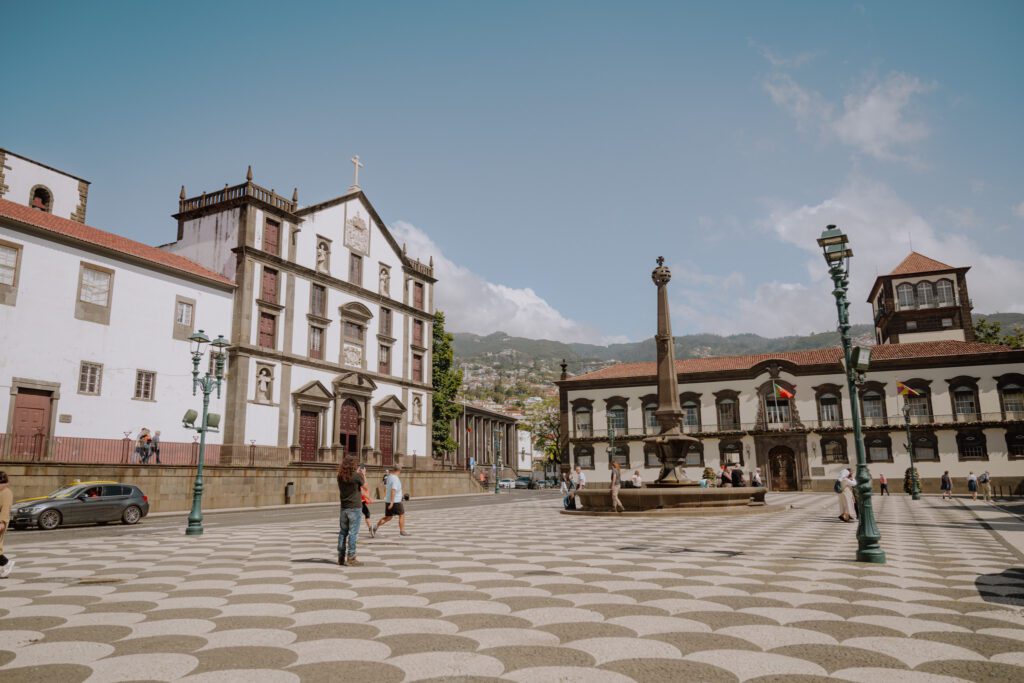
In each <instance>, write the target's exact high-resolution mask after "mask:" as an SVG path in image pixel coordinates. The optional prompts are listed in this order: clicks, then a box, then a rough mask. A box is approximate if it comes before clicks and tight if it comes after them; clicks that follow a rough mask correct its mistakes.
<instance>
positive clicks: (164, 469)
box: [0, 463, 482, 512]
mask: <svg viewBox="0 0 1024 683" xmlns="http://www.w3.org/2000/svg"><path fill="white" fill-rule="evenodd" d="M0 470H4V471H6V472H7V474H8V475H9V476H10V479H11V489H12V490H13V491H14V498H15V500H19V499H21V498H30V497H34V496H42V495H45V494H47V493H48V492H50V491H53V490H54V489H56V488H58V487H60V486H63V485H65V484H69V483H71V482H72V481H74V480H76V479H77V480H80V481H87V480H92V479H109V480H114V481H120V482H125V483H130V484H135V485H136V486H138V487H139V488H141V489H142V491H143V493H145V494H146V495H147V496H148V497H149V503H150V512H173V511H182V512H185V511H188V510H189V508H190V507H191V505H192V486H193V483H194V481H195V468H193V467H178V466H168V465H160V466H155V465H146V466H143V465H26V464H4V463H0ZM203 474H204V477H203V484H204V490H203V509H204V510H214V509H217V508H235V507H262V506H265V505H283V504H285V503H286V502H290V503H293V504H296V503H330V502H336V501H337V500H338V485H337V482H336V480H335V470H334V468H311V467H280V468H246V467H207V468H205V469H204V470H203ZM383 476H384V473H383V471H381V470H377V469H373V470H370V472H369V474H368V477H367V478H368V479H369V482H370V486H371V491H373V495H374V498H378V499H379V498H381V497H383V494H384V491H383V487H382V484H381V481H382V478H383ZM288 482H293V483H294V484H295V494H294V496H293V497H292V499H291V500H290V501H286V500H285V485H286V484H287V483H288ZM402 483H403V486H404V488H405V492H406V493H408V494H409V495H410V496H411V497H412V498H417V497H424V496H439V495H453V494H464V493H480V492H481V491H482V489H481V488H480V484H479V483H478V482H476V481H474V480H473V479H472V478H471V477H470V475H469V474H468V473H466V472H461V471H460V472H438V471H426V472H424V471H409V470H406V471H403V472H402Z"/></svg>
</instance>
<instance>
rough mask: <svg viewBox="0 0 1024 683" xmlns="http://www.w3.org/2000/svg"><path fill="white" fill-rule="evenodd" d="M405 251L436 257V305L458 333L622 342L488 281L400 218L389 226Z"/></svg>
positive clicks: (523, 292)
mask: <svg viewBox="0 0 1024 683" xmlns="http://www.w3.org/2000/svg"><path fill="white" fill-rule="evenodd" d="M391 231H392V233H393V234H394V235H395V238H396V239H397V240H398V241H399V242H405V243H407V245H408V250H409V254H410V255H411V256H413V257H414V258H419V259H420V260H421V261H424V262H426V261H427V260H428V259H429V258H430V257H431V256H432V257H433V258H434V274H435V276H436V277H437V278H438V280H439V283H440V286H438V288H437V292H436V295H435V300H434V305H435V306H436V307H437V309H439V310H442V311H444V314H445V319H446V323H447V328H448V329H449V330H454V331H458V332H473V333H476V334H491V333H492V332H498V331H501V332H505V333H507V334H509V335H512V336H517V337H529V338H531V339H554V340H558V341H564V342H587V343H591V344H603V343H611V342H614V341H621V340H619V339H617V338H615V339H612V338H604V337H602V336H601V335H600V334H599V333H598V332H597V331H596V330H594V329H591V328H589V327H587V326H585V325H583V324H581V323H579V322H576V321H574V320H570V319H569V318H566V317H565V316H564V315H562V314H561V313H559V312H558V311H557V310H555V308H554V307H552V306H551V304H549V303H548V302H547V301H545V300H544V299H543V298H541V297H540V296H538V295H537V293H536V292H534V291H533V290H532V289H530V288H529V287H527V288H522V289H517V288H515V287H507V286H505V285H501V284H495V283H492V282H488V281H487V280H486V279H484V278H483V277H481V276H480V275H477V274H476V273H474V272H473V271H471V270H469V269H468V268H465V267H463V266H460V265H457V264H455V263H453V262H452V261H451V260H450V259H448V258H447V257H446V256H445V255H444V253H443V252H442V251H441V249H440V247H438V246H437V245H436V244H435V243H434V242H433V241H432V240H431V239H430V238H429V237H428V236H427V235H426V233H424V232H423V231H422V230H420V229H419V228H417V227H416V226H414V225H412V224H410V223H405V222H402V221H399V222H397V223H395V224H393V225H392V226H391Z"/></svg>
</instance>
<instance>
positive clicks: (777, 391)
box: [772, 382, 793, 398]
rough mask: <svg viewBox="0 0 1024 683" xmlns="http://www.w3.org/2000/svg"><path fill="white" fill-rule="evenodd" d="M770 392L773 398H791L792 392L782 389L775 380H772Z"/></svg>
mask: <svg viewBox="0 0 1024 683" xmlns="http://www.w3.org/2000/svg"><path fill="white" fill-rule="evenodd" d="M772 394H773V396H774V397H775V398H793V392H792V391H787V390H786V389H783V388H782V387H780V386H779V385H778V384H776V383H775V382H772Z"/></svg>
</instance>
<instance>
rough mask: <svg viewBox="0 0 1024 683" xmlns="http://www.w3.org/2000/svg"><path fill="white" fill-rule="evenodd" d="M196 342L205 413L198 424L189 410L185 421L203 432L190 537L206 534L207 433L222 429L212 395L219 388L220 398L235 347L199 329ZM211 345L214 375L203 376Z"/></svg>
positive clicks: (195, 374) (195, 365) (195, 377)
mask: <svg viewBox="0 0 1024 683" xmlns="http://www.w3.org/2000/svg"><path fill="white" fill-rule="evenodd" d="M188 339H189V341H190V342H192V395H193V396H195V395H196V389H199V390H200V391H202V392H203V416H202V419H201V420H200V422H199V425H198V426H196V424H195V421H196V417H198V415H197V414H196V411H194V410H188V411H187V412H186V413H185V417H184V419H183V420H182V424H183V425H184V426H185V428H186V429H194V430H195V431H197V432H199V459H198V462H197V464H196V481H195V484H194V485H193V487H192V511H191V512H189V513H188V527H186V528H185V535H186V536H201V535H202V534H203V459H204V457H205V455H206V433H207V432H218V431H220V429H219V427H220V415H217V414H216V413H210V412H209V410H210V394H211V393H213V390H214V389H216V390H217V398H220V386H221V383H222V382H223V380H224V356H225V352H224V349H226V348H227V347H229V346H231V343H230V342H229V341H228V340H227V339H225V338H224V336H223V335H219V336H218V337H217V338H216V339H214V340H213V341H210V338H209V337H207V336H206V333H205V332H203V331H202V330H199V331H198V332H196V333H195V334H193V335H192V336H191V337H189V338H188ZM207 344H209V345H210V346H211V347H213V349H212V350H211V351H210V355H211V357H212V358H213V361H214V374H212V375H211V374H210V371H209V370H207V371H206V373H205V374H204V375H203V376H202V377H200V376H199V363H200V361H202V360H203V353H204V347H205V346H206V345H207Z"/></svg>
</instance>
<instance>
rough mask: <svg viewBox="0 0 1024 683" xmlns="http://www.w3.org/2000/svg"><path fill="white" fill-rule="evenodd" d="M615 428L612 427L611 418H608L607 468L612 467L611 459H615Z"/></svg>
mask: <svg viewBox="0 0 1024 683" xmlns="http://www.w3.org/2000/svg"><path fill="white" fill-rule="evenodd" d="M615 453H616V451H615V427H614V426H612V418H611V417H609V418H608V467H609V468H610V467H611V466H612V458H613V457H615Z"/></svg>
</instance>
